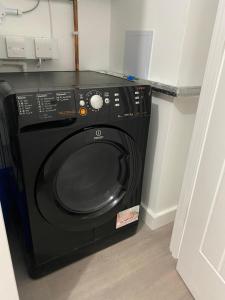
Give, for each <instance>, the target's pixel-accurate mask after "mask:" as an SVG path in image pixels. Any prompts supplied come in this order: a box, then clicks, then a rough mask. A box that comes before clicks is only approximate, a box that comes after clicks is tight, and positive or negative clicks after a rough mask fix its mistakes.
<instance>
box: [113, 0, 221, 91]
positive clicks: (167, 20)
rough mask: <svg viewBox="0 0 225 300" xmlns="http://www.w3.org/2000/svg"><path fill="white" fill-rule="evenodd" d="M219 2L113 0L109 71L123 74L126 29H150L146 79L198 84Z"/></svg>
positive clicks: (181, 84)
mask: <svg viewBox="0 0 225 300" xmlns="http://www.w3.org/2000/svg"><path fill="white" fill-rule="evenodd" d="M217 5H218V0H214V1H212V0H182V1H180V0H170V1H164V0H112V16H111V47H110V50H111V53H110V69H111V70H112V71H115V72H123V55H124V41H125V32H126V30H153V31H154V43H153V54H152V61H151V66H150V72H149V77H148V78H149V79H150V80H153V81H158V82H161V83H165V84H170V85H175V86H177V85H179V86H194V85H201V83H202V79H203V74H204V69H205V63H206V59H207V53H208V49H209V44H210V39H211V34H212V29H213V23H214V20H215V14H216V9H217Z"/></svg>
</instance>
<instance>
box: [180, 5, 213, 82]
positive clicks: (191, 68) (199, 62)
mask: <svg viewBox="0 0 225 300" xmlns="http://www.w3.org/2000/svg"><path fill="white" fill-rule="evenodd" d="M217 6H218V0H215V1H212V0H198V1H196V0H191V1H190V4H189V11H188V19H187V26H186V31H185V35H184V42H183V49H182V57H181V61H180V67H179V76H178V85H179V86H190V85H192V86H199V85H201V84H202V80H203V76H204V72H205V65H206V61H207V56H208V50H209V45H210V41H211V36H212V30H213V25H214V22H215V18H216V11H217Z"/></svg>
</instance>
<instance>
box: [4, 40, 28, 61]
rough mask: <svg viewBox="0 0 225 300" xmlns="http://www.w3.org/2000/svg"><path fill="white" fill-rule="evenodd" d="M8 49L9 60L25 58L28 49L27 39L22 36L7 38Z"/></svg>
mask: <svg viewBox="0 0 225 300" xmlns="http://www.w3.org/2000/svg"><path fill="white" fill-rule="evenodd" d="M6 48H7V55H8V58H25V57H26V47H25V39H24V37H20V36H7V37H6Z"/></svg>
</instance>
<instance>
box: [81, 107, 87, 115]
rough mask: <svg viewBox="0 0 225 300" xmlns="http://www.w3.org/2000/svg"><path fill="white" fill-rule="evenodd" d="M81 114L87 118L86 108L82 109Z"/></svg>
mask: <svg viewBox="0 0 225 300" xmlns="http://www.w3.org/2000/svg"><path fill="white" fill-rule="evenodd" d="M79 113H80V115H81V116H82V117H83V116H86V115H87V109H86V108H85V107H81V108H80V110H79Z"/></svg>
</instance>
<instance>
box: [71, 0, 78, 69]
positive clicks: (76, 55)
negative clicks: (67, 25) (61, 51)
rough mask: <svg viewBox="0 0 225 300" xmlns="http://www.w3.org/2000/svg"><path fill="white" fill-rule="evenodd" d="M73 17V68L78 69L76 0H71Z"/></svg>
mask: <svg viewBox="0 0 225 300" xmlns="http://www.w3.org/2000/svg"><path fill="white" fill-rule="evenodd" d="M73 16H74V17H73V19H74V48H75V70H76V71H79V69H80V63H79V36H78V29H79V28H78V5H77V0H73Z"/></svg>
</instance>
